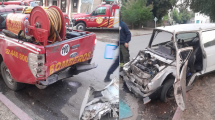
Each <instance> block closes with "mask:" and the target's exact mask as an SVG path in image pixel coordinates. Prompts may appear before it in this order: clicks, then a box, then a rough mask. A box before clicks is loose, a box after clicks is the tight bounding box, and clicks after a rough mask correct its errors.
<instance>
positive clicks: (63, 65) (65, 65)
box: [61, 60, 68, 69]
mask: <svg viewBox="0 0 215 120" xmlns="http://www.w3.org/2000/svg"><path fill="white" fill-rule="evenodd" d="M67 65H68V60H66V62H65V61H63V63H62V66H61V69H62V68H65V67H67Z"/></svg>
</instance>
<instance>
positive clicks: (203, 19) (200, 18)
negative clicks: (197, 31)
mask: <svg viewBox="0 0 215 120" xmlns="http://www.w3.org/2000/svg"><path fill="white" fill-rule="evenodd" d="M194 22H195V23H196V24H201V23H210V17H209V16H207V15H204V14H200V13H195V21H194Z"/></svg>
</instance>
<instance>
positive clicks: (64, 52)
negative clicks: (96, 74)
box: [0, 31, 96, 85]
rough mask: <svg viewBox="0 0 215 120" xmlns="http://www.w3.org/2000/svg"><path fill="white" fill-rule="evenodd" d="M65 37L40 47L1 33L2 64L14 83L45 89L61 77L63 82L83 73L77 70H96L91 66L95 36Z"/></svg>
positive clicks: (68, 35)
mask: <svg viewBox="0 0 215 120" xmlns="http://www.w3.org/2000/svg"><path fill="white" fill-rule="evenodd" d="M66 36H67V38H66V39H65V40H64V41H61V42H55V43H53V44H50V45H47V46H40V45H35V44H32V43H28V42H23V41H19V40H18V39H14V38H11V37H8V36H5V35H4V34H3V33H0V58H1V59H0V60H1V61H0V62H2V61H3V62H4V63H5V65H6V66H7V68H8V69H9V73H10V74H11V77H12V79H13V80H14V81H16V82H20V83H28V84H43V85H49V84H51V83H54V82H56V81H57V80H59V79H58V75H60V74H61V75H60V76H61V77H60V78H63V76H64V75H65V77H71V76H72V75H73V73H72V72H74V74H77V73H79V72H80V71H79V72H77V70H78V69H80V70H81V71H86V70H89V69H92V68H95V67H96V66H95V65H91V64H90V61H91V59H92V57H93V51H94V47H95V41H96V36H95V34H94V33H90V32H80V31H73V32H70V33H67V35H66ZM80 65H81V68H80ZM90 65H91V66H90ZM78 66H79V68H78ZM84 66H85V67H84ZM68 68H70V69H71V70H72V71H71V70H68ZM62 71H67V73H65V72H62ZM63 74H64V75H63ZM70 74H71V75H70ZM47 78H50V79H51V81H48V80H50V79H47ZM53 78H54V79H53ZM39 81H41V82H39Z"/></svg>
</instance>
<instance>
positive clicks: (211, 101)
mask: <svg viewBox="0 0 215 120" xmlns="http://www.w3.org/2000/svg"><path fill="white" fill-rule="evenodd" d="M186 101H187V102H186V105H187V109H186V110H185V111H184V112H182V111H181V110H180V109H179V108H178V111H177V112H176V113H175V115H174V117H173V120H215V74H214V72H213V73H210V74H207V75H204V76H202V77H200V78H199V79H198V80H196V81H195V82H194V86H193V89H192V90H190V91H188V92H187V98H186Z"/></svg>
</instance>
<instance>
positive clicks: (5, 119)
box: [0, 101, 19, 120]
mask: <svg viewBox="0 0 215 120" xmlns="http://www.w3.org/2000/svg"><path fill="white" fill-rule="evenodd" d="M0 120H19V119H18V117H17V116H16V115H14V114H13V112H11V111H10V110H9V109H8V108H7V107H6V106H5V105H4V104H3V103H2V102H1V101H0Z"/></svg>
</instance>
